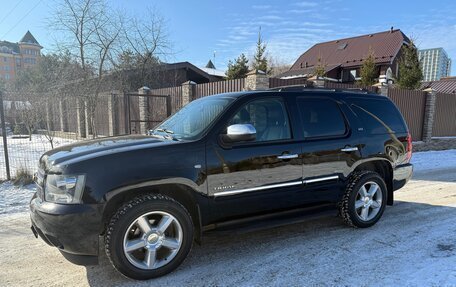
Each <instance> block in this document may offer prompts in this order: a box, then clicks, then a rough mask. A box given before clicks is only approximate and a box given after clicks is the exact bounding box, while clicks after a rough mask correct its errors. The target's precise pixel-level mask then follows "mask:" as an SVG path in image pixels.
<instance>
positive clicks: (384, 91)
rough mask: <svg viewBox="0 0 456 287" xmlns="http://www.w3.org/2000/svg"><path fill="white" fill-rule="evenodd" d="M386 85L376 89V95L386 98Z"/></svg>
mask: <svg viewBox="0 0 456 287" xmlns="http://www.w3.org/2000/svg"><path fill="white" fill-rule="evenodd" d="M388 88H389V87H388V85H381V86H380V87H379V88H378V93H379V94H380V95H382V96H385V97H388Z"/></svg>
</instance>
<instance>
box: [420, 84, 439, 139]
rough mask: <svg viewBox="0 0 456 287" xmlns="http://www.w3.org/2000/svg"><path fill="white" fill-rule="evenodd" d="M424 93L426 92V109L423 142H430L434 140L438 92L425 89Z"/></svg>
mask: <svg viewBox="0 0 456 287" xmlns="http://www.w3.org/2000/svg"><path fill="white" fill-rule="evenodd" d="M424 92H426V103H425V108H424V122H423V141H424V142H429V141H430V140H431V138H432V128H433V126H434V118H435V98H436V96H437V92H436V91H435V90H433V89H431V88H429V89H425V90H424Z"/></svg>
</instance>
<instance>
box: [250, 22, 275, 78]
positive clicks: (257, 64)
mask: <svg viewBox="0 0 456 287" xmlns="http://www.w3.org/2000/svg"><path fill="white" fill-rule="evenodd" d="M253 69H254V70H257V71H263V72H265V73H266V74H269V73H270V72H271V71H270V70H268V59H266V43H264V42H263V39H262V38H261V27H260V31H259V32H258V41H257V45H256V51H255V56H254V57H253Z"/></svg>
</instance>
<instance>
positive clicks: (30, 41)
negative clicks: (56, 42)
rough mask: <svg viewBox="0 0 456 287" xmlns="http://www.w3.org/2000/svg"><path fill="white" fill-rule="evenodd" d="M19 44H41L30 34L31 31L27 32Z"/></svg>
mask: <svg viewBox="0 0 456 287" xmlns="http://www.w3.org/2000/svg"><path fill="white" fill-rule="evenodd" d="M19 43H27V44H33V45H38V46H40V43H38V41H37V40H36V39H35V37H33V35H32V33H30V31H27V33H25V35H24V37H22V39H21V40H20V41H19Z"/></svg>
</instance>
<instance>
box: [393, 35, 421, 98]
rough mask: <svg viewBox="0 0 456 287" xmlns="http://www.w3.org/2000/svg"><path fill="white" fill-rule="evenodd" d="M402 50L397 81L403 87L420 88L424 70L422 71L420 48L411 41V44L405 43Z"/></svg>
mask: <svg viewBox="0 0 456 287" xmlns="http://www.w3.org/2000/svg"><path fill="white" fill-rule="evenodd" d="M401 52H402V55H401V58H400V59H399V79H398V81H397V83H398V85H399V87H400V88H403V89H418V88H419V87H420V83H421V80H422V79H423V72H422V71H421V67H420V61H419V59H418V49H417V48H416V46H415V44H414V43H413V42H411V43H410V44H409V45H403V46H402V48H401Z"/></svg>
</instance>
